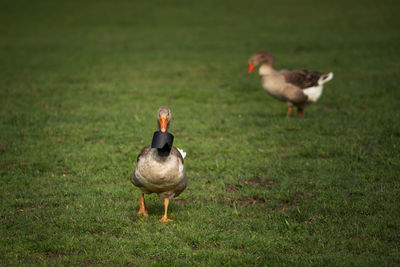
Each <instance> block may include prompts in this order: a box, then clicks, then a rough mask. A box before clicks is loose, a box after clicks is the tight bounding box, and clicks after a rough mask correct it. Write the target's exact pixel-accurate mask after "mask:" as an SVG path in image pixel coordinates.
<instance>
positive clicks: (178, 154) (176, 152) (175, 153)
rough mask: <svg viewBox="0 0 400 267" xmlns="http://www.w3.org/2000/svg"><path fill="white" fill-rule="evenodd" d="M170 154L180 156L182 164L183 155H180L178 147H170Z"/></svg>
mask: <svg viewBox="0 0 400 267" xmlns="http://www.w3.org/2000/svg"><path fill="white" fill-rule="evenodd" d="M170 153H171V154H172V155H174V156H176V157H178V158H180V159H181V160H182V164H183V157H182V155H181V153H180V152H179V151H178V149H176V147H174V146H173V147H172V148H171V152H170Z"/></svg>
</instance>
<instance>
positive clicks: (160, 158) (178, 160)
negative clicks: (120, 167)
mask: <svg viewBox="0 0 400 267" xmlns="http://www.w3.org/2000/svg"><path fill="white" fill-rule="evenodd" d="M170 121H171V111H170V109H169V108H168V107H166V106H162V107H160V109H159V110H158V119H157V126H158V130H159V131H157V132H155V133H154V136H153V142H152V145H151V146H148V147H145V148H144V149H143V150H142V152H140V154H139V156H138V158H137V164H136V167H135V169H134V171H133V172H132V174H131V177H130V178H131V181H132V183H133V184H134V185H135V186H137V187H139V188H140V190H141V191H142V196H141V198H140V209H139V212H138V213H139V214H143V215H144V216H148V212H147V209H146V205H145V202H144V194H151V193H157V194H158V195H159V196H160V197H161V198H163V199H164V216H163V217H162V218H161V219H160V221H161V222H168V221H172V220H171V219H168V217H167V212H168V204H169V201H170V199H172V198H173V197H176V196H178V195H179V194H180V193H182V191H183V190H185V188H186V184H187V178H186V172H185V167H184V165H183V158H184V157H185V155H186V153H185V152H183V151H181V150H178V149H177V148H176V147H173V146H172V143H173V135H172V134H170V133H169V132H168V129H169V123H170Z"/></svg>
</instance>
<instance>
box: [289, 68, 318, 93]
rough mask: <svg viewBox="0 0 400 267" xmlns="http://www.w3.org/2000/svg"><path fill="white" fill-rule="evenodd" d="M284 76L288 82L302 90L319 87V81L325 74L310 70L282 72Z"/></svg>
mask: <svg viewBox="0 0 400 267" xmlns="http://www.w3.org/2000/svg"><path fill="white" fill-rule="evenodd" d="M281 73H282V75H283V76H284V77H285V80H286V82H288V83H291V84H293V85H295V86H297V87H300V88H301V89H305V88H308V87H313V86H317V85H318V80H319V78H320V77H321V75H323V73H321V72H318V71H308V70H282V71H281Z"/></svg>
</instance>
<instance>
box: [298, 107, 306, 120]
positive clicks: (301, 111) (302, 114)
mask: <svg viewBox="0 0 400 267" xmlns="http://www.w3.org/2000/svg"><path fill="white" fill-rule="evenodd" d="M297 115H298V116H299V117H300V118H304V115H305V114H304V110H303V108H297Z"/></svg>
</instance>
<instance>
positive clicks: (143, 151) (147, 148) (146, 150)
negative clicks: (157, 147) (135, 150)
mask: <svg viewBox="0 0 400 267" xmlns="http://www.w3.org/2000/svg"><path fill="white" fill-rule="evenodd" d="M150 150H151V146H146V147H145V148H143V149H142V151H140V153H139V155H138V156H137V160H136V162H137V161H139V159H140V157H141V156H143V155H144V154H146V153H148V152H149V151H150Z"/></svg>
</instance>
